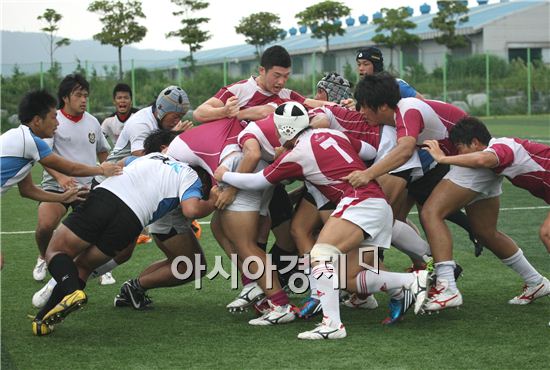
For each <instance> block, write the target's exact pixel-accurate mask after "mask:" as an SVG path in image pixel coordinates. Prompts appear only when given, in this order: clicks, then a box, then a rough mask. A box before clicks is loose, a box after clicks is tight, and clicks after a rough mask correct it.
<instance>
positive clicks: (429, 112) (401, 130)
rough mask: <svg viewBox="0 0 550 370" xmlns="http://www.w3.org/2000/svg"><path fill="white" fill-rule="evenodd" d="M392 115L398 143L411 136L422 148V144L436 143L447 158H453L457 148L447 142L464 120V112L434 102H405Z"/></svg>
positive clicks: (409, 100)
mask: <svg viewBox="0 0 550 370" xmlns="http://www.w3.org/2000/svg"><path fill="white" fill-rule="evenodd" d="M395 113H396V114H395V126H396V129H397V138H398V139H399V138H401V137H403V136H413V137H416V139H417V141H416V143H417V145H422V143H423V142H424V141H425V140H438V141H440V145H441V147H442V149H443V150H444V151H445V152H446V153H447V154H456V148H455V147H454V145H453V144H452V143H451V142H450V140H449V139H448V138H449V132H450V130H451V129H452V128H453V127H454V125H455V124H456V123H457V122H458V121H459V120H460V119H461V118H464V117H466V116H467V114H466V112H464V111H463V110H461V109H460V108H458V107H456V106H454V105H452V104H449V103H445V102H441V101H437V100H421V99H417V98H404V99H401V100H400V101H399V103H398V104H397V109H396V112H395Z"/></svg>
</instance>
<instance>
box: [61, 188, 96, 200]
mask: <svg viewBox="0 0 550 370" xmlns="http://www.w3.org/2000/svg"><path fill="white" fill-rule="evenodd" d="M88 193H90V189H88V188H77V187H74V188H70V189H68V190H66V191H65V192H64V193H63V202H62V203H72V202H74V201H77V200H78V201H84V200H86V197H87V196H88Z"/></svg>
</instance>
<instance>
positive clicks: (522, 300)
mask: <svg viewBox="0 0 550 370" xmlns="http://www.w3.org/2000/svg"><path fill="white" fill-rule="evenodd" d="M499 208H500V201H499V198H498V197H495V198H490V199H483V200H480V201H478V202H475V203H473V204H470V205H468V206H466V213H467V214H468V218H469V219H470V223H471V224H472V228H473V230H474V233H475V234H476V236H477V237H478V239H479V240H480V241H481V242H482V243H483V244H484V245H485V246H486V247H487V248H488V249H489V250H491V252H493V253H494V254H495V256H497V257H498V258H499V259H500V260H501V261H502V263H504V264H505V265H507V266H508V267H510V268H511V269H512V270H514V271H515V272H516V273H518V274H519V275H520V276H521V278H522V279H523V282H524V288H523V292H522V293H521V294H519V295H518V296H516V297H514V298H512V299H511V300H509V301H508V303H510V304H517V305H525V304H529V303H531V302H533V301H534V300H535V299H537V298H540V297H544V296H547V295H549V294H550V282H549V281H548V279H547V278H545V277H543V276H542V275H541V274H540V273H539V272H538V271H537V270H536V269H535V268H534V267H533V266H532V265H531V264H530V263H529V261H528V260H527V258H526V257H525V256H524V255H523V251H522V250H521V249H520V248H518V246H517V244H516V243H515V242H514V241H513V240H512V238H510V237H509V236H508V235H506V234H504V233H502V232H500V231H498V230H497V221H498V213H499Z"/></svg>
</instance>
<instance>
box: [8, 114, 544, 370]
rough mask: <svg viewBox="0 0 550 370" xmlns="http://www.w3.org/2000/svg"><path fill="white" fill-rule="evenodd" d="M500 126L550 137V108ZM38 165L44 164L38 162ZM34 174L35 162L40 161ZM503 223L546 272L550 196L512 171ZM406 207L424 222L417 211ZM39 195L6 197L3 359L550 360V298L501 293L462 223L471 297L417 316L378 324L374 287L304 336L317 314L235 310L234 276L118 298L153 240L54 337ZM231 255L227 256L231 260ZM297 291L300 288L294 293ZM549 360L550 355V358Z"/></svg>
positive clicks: (203, 364) (237, 364) (414, 363)
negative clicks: (369, 307)
mask: <svg viewBox="0 0 550 370" xmlns="http://www.w3.org/2000/svg"><path fill="white" fill-rule="evenodd" d="M486 122H487V123H488V125H489V128H490V130H491V131H492V132H493V134H494V135H496V136H500V135H514V136H519V137H529V138H536V139H539V140H542V141H544V142H546V143H548V142H549V140H550V117H549V116H539V117H532V118H527V117H510V118H503V119H487V120H486ZM38 167H39V166H38ZM34 173H35V175H37V174H38V173H39V171H38V168H35V172H34ZM501 207H502V211H501V214H500V221H499V227H500V229H501V230H502V231H504V232H506V233H507V234H508V235H510V236H511V237H512V238H514V239H515V240H516V242H518V244H520V246H521V248H523V250H524V253H525V255H526V256H527V257H528V258H529V259H530V261H531V262H532V264H533V265H534V266H535V267H536V268H537V269H538V270H539V271H540V272H541V273H542V274H544V275H546V276H550V259H549V256H548V253H547V252H546V250H545V248H544V247H543V245H542V243H541V242H540V241H539V238H538V229H539V226H540V224H541V223H542V221H543V219H544V218H545V217H546V215H547V214H548V212H549V209H548V207H547V205H546V204H545V203H544V202H543V201H542V200H540V199H537V198H534V197H533V196H531V195H530V194H529V193H527V192H526V191H523V190H520V189H517V188H515V187H513V186H512V185H511V184H510V183H509V182H507V181H505V185H504V195H503V197H502V201H501ZM411 218H412V219H413V220H415V221H417V216H416V215H412V216H411ZM35 224H36V203H35V202H33V201H30V200H27V199H22V198H20V197H19V194H18V192H17V190H16V189H12V190H11V191H10V192H9V193H8V194H7V195H6V196H5V197H2V218H1V231H2V235H1V238H2V239H1V242H2V253H3V255H4V258H5V265H4V269H3V270H2V272H1V274H0V275H1V283H2V286H1V288H2V289H1V298H2V301H1V309H2V313H1V315H2V322H1V324H2V329H1V340H2V368H3V369H14V368H18V369H41V368H50V369H77V368H102V369H120V368H131V369H157V368H158V369H166V368H222V369H225V368H348V369H351V368H366V367H372V368H419V369H420V368H434V369H435V368H501V369H502V368H505V369H511V368H520V367H521V368H537V369H538V368H548V366H549V365H548V364H550V351H549V350H548V349H549V343H550V327H549V326H548V324H549V321H550V299H549V298H543V299H541V300H539V301H537V302H535V303H534V304H532V305H530V306H522V307H516V306H510V305H508V304H507V303H506V302H507V300H508V299H510V298H512V297H513V296H515V295H516V294H517V293H519V292H520V290H521V281H520V279H519V277H518V276H517V275H515V274H514V273H513V272H512V271H511V270H510V269H509V268H507V267H505V266H504V265H503V264H502V263H501V262H499V261H498V260H497V259H496V258H495V257H494V256H493V255H491V253H490V252H488V251H487V250H485V251H484V252H483V254H482V255H481V256H480V257H479V258H475V257H474V254H473V248H472V245H471V243H470V241H469V240H468V238H467V235H466V233H465V232H464V231H462V230H458V229H456V228H453V235H454V237H455V239H454V240H455V259H456V260H457V261H458V262H459V263H460V264H461V265H462V266H463V267H464V270H465V271H464V276H463V277H462V278H461V280H460V281H459V287H460V288H461V291H462V294H463V296H464V305H463V306H462V307H461V308H460V310H449V311H444V312H441V313H440V314H438V315H431V316H428V315H424V316H417V317H415V316H414V315H413V314H412V313H410V314H408V315H407V317H406V318H405V320H404V321H403V322H401V323H400V324H399V325H396V326H393V327H383V326H382V325H380V321H381V320H382V319H383V318H384V317H385V315H386V305H387V298H386V296H385V295H384V294H378V295H377V299H378V301H379V304H380V307H379V308H378V309H377V310H374V311H362V310H353V309H346V308H342V318H343V321H344V323H345V324H346V328H347V331H348V337H347V338H346V339H344V340H340V341H328V342H323V343H319V342H315V343H311V342H303V341H299V340H298V339H296V335H297V333H298V332H300V331H303V330H309V329H311V328H312V327H313V325H314V323H316V322H317V319H314V320H313V321H308V322H306V321H296V322H294V323H291V324H287V325H282V326H278V327H252V326H250V325H248V324H247V321H248V320H249V319H251V318H252V317H253V313H251V312H248V313H243V314H236V315H232V314H229V313H227V312H226V310H225V305H226V304H227V303H228V302H229V301H231V300H232V299H233V298H234V297H235V295H236V294H237V293H238V291H235V290H230V289H229V287H230V283H229V281H226V280H223V279H221V278H217V279H215V280H213V281H209V280H203V288H202V289H201V290H195V289H194V287H193V286H192V284H191V285H187V286H180V287H175V288H169V289H159V290H156V291H155V290H153V291H150V295H151V296H152V298H153V299H154V307H155V308H154V310H151V311H144V312H141V311H134V310H131V309H129V308H114V307H113V305H112V301H113V297H114V295H115V294H116V293H117V292H118V289H119V286H120V283H122V282H124V281H125V280H126V279H129V278H131V277H135V276H136V275H137V274H138V273H139V272H140V271H141V270H142V269H143V268H144V267H145V266H147V265H148V264H149V263H150V262H151V261H154V260H157V259H160V258H161V253H160V252H159V251H158V249H157V248H156V247H155V246H154V245H153V244H148V245H145V246H138V247H137V250H136V252H135V254H134V256H133V258H132V259H131V260H130V261H129V262H128V263H127V264H125V265H123V266H120V267H118V268H117V269H116V270H115V271H114V276H115V277H116V279H117V284H115V285H111V286H99V285H98V283H97V281H90V282H89V283H88V286H87V288H86V291H87V293H88V295H89V303H88V304H87V306H86V307H85V309H84V310H83V311H81V312H78V313H75V314H72V315H71V316H70V317H69V318H68V319H67V320H66V321H65V322H64V323H62V324H60V325H58V326H57V327H56V331H55V332H54V333H53V334H52V335H50V336H48V337H41V338H39V337H34V336H33V335H32V333H31V323H30V320H29V319H28V318H27V314H34V313H35V312H36V310H34V309H33V308H32V306H31V297H32V295H33V294H34V292H35V291H36V290H38V289H39V288H41V287H42V284H41V283H37V282H35V281H34V280H33V279H32V268H33V266H34V264H35V260H36V255H37V248H36V246H35V242H34V235H33V234H32V233H23V234H14V233H12V232H16V231H31V230H34V228H35ZM201 244H202V245H203V248H204V250H205V252H206V255H207V257H208V261H209V269H211V268H212V267H213V266H214V264H213V261H214V256H215V255H222V254H223V253H222V251H221V249H220V248H219V247H218V246H217V244H216V243H215V241H214V239H213V238H212V235H211V232H210V230H209V228H208V226H207V225H204V226H203V237H202V240H201ZM386 261H387V264H388V265H389V268H390V269H392V270H395V271H400V270H402V269H404V268H405V267H406V266H407V265H408V262H407V259H406V258H405V257H404V256H403V255H402V254H401V253H399V252H398V251H396V250H393V249H392V250H390V252H389V253H387V254H386ZM225 262H226V266H228V264H227V259H226V261H225ZM301 298H302V297H300V296H293V297H292V299H293V301H295V302H298V301H299V300H300V299H301ZM545 364H546V365H545Z"/></svg>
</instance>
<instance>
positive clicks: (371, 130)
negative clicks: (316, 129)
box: [309, 105, 380, 149]
mask: <svg viewBox="0 0 550 370" xmlns="http://www.w3.org/2000/svg"><path fill="white" fill-rule="evenodd" d="M309 113H310V117H311V116H315V115H316V114H319V113H323V114H326V115H327V118H328V120H329V124H330V126H329V128H330V129H333V130H337V131H341V132H345V133H346V134H348V135H350V136H352V137H354V138H356V139H359V140H363V141H365V142H367V143H369V144H370V145H372V146H373V147H375V148H376V149H378V146H379V145H380V126H371V125H369V124H368V122H367V121H366V120H365V118H364V116H363V114H362V113H361V112H357V111H355V110H351V109H347V108H345V107H341V106H339V105H326V106H323V107H320V108H315V109H312V110H310V112H309Z"/></svg>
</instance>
